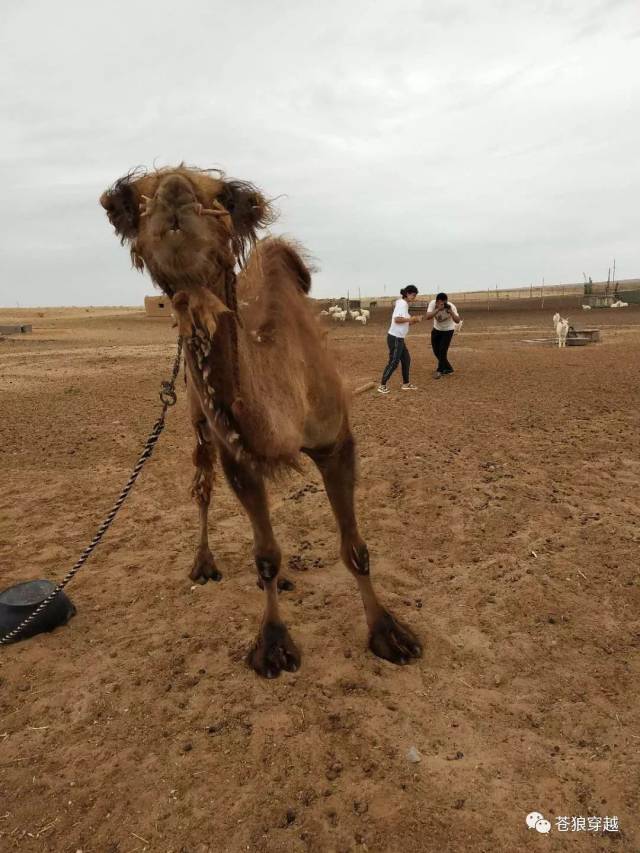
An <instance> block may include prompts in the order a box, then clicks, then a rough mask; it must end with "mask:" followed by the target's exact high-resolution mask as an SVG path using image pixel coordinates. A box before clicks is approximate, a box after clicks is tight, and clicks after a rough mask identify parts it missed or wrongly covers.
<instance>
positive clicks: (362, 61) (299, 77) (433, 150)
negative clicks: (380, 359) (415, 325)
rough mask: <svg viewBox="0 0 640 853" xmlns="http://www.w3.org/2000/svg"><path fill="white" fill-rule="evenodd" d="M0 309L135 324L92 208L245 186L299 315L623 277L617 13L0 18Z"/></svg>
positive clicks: (631, 149)
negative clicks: (322, 300) (281, 237)
mask: <svg viewBox="0 0 640 853" xmlns="http://www.w3.org/2000/svg"><path fill="white" fill-rule="evenodd" d="M0 23H1V27H0V33H1V35H0V80H1V81H2V82H1V83H0V87H1V89H0V96H1V98H2V105H3V109H2V115H1V118H0V151H1V169H2V184H1V186H2V198H1V203H0V210H1V222H0V235H1V236H0V240H1V242H2V250H1V258H2V261H1V262H2V268H1V269H0V305H2V306H14V305H15V304H16V303H20V305H22V306H29V305H31V306H33V305H114V304H119V305H120V304H123V305H124V304H139V303H141V301H142V298H143V296H144V295H145V294H149V293H153V292H154V291H153V287H152V285H151V282H150V281H149V279H148V278H146V276H145V277H141V276H140V275H139V274H138V273H136V272H134V271H133V270H132V269H131V268H130V264H129V258H128V253H127V252H126V251H125V250H124V249H123V248H121V247H120V245H119V243H118V241H117V239H116V238H115V237H114V235H113V232H112V229H111V226H110V225H109V224H108V222H107V220H106V217H105V215H104V213H103V211H102V209H101V208H100V207H99V206H98V204H97V198H98V196H99V195H100V193H101V192H102V190H103V189H105V188H106V187H107V186H108V185H109V184H111V183H112V182H113V181H114V180H115V178H117V177H119V176H120V175H122V174H123V173H125V172H127V171H128V170H129V169H130V168H131V167H132V166H136V165H138V164H145V165H153V164H154V163H155V164H157V165H168V164H173V163H176V162H178V161H180V160H185V161H186V162H187V163H190V164H193V165H197V166H201V167H209V166H220V167H222V168H224V170H225V171H226V172H227V173H228V174H229V175H231V176H233V177H237V178H243V179H247V180H251V181H253V182H255V183H257V184H258V185H259V186H260V187H262V188H263V189H264V190H265V192H266V193H267V194H268V195H271V196H276V195H282V196H284V197H283V198H281V199H280V200H279V202H278V206H279V208H280V210H281V218H280V220H279V221H278V223H277V224H276V225H275V226H274V227H273V229H272V230H273V231H274V232H275V233H283V232H284V233H289V234H291V235H292V236H294V237H296V238H297V239H299V240H301V241H302V242H303V243H304V244H305V245H306V246H307V248H308V249H309V251H310V252H311V253H312V254H313V255H314V256H315V257H316V258H317V260H318V263H319V265H320V267H321V272H320V273H319V274H318V275H317V276H316V277H315V283H314V294H315V295H316V296H330V295H339V294H343V293H346V291H347V288H349V289H350V291H351V294H352V295H354V294H357V292H358V289H360V291H361V293H362V295H363V296H364V295H375V294H382V293H383V292H386V293H387V294H390V293H393V292H396V291H397V290H398V289H399V288H400V287H401V286H403V285H405V284H409V283H415V284H417V285H418V287H419V288H420V289H421V290H424V291H426V292H433V291H435V290H436V289H445V290H449V291H452V292H454V291H456V290H458V291H459V290H472V289H481V288H486V287H492V288H494V287H495V286H496V285H499V286H501V287H509V286H517V285H526V284H529V283H530V282H534V283H539V282H540V281H541V279H542V277H543V276H544V278H545V280H546V281H547V282H549V283H550V282H569V281H580V280H581V279H582V273H583V272H586V273H587V275H591V276H592V277H593V279H594V280H596V279H601V278H603V277H604V278H606V276H607V269H608V267H609V265H610V264H611V263H612V260H613V258H614V257H615V258H616V264H617V271H618V273H619V276H620V277H621V278H630V277H635V276H640V240H639V239H638V236H639V226H640V165H639V164H640V156H639V152H640V112H639V111H640V3H639V2H638V0H598V2H593V0H577V1H576V2H563V0H548V2H543V0H535V2H518V0H504V2H496V1H495V0H491V2H488V0H462V2H447V0H440V2H408V0H377V2H373V0H367V2H353V0H349V2H331V0H329V2H325V3H323V4H311V3H304V2H299V0H297V2H296V0H271V2H269V3H265V2H258V0H256V2H253V0H235V2H228V0H227V2H224V3H221V2H218V0H180V2H173V3H167V2H165V0H156V2H154V3H150V2H137V0H126V2H123V0H110V2H108V3H107V2H102V3H100V2H92V0H82V2H81V1H80V0H58V2H55V3H53V2H48V0H47V2H30V0H19V2H16V0H3V1H2V6H1V10H0Z"/></svg>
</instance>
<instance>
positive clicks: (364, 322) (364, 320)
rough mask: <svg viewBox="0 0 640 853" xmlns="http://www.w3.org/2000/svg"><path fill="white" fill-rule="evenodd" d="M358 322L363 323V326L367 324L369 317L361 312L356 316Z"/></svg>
mask: <svg viewBox="0 0 640 853" xmlns="http://www.w3.org/2000/svg"><path fill="white" fill-rule="evenodd" d="M356 323H362V325H363V326H366V325H367V318H366V317H365V316H364V314H360V316H359V317H356Z"/></svg>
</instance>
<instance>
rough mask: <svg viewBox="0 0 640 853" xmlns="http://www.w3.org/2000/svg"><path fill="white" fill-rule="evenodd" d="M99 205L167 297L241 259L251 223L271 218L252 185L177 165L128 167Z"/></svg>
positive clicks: (251, 238)
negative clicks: (132, 168) (145, 167)
mask: <svg viewBox="0 0 640 853" xmlns="http://www.w3.org/2000/svg"><path fill="white" fill-rule="evenodd" d="M100 204H101V205H102V207H104V209H105V210H106V212H107V216H108V218H109V221H110V222H111V224H112V225H113V226H114V228H115V231H116V234H117V235H118V236H119V237H120V242H121V243H123V244H124V243H125V241H126V242H128V243H129V246H130V251H131V259H132V261H133V264H134V266H135V267H136V268H137V269H139V270H140V271H141V272H142V271H143V270H144V268H145V267H147V269H148V270H149V273H150V275H151V277H152V278H153V279H154V281H155V282H156V283H157V284H158V285H159V286H160V287H161V288H162V290H164V291H165V293H167V294H168V295H169V296H173V295H174V294H175V293H176V292H178V291H179V290H180V289H183V288H184V287H189V285H203V284H204V285H207V284H210V283H211V282H212V281H213V280H215V278H216V277H217V276H218V275H219V274H220V272H221V271H223V270H226V269H230V268H231V269H233V267H234V266H235V264H236V263H239V264H240V265H242V264H243V263H244V261H245V258H246V255H247V252H248V250H249V248H250V247H251V246H252V245H253V244H254V243H255V241H256V238H257V231H258V229H259V228H262V227H264V226H266V225H268V224H269V222H271V221H273V218H274V213H273V210H272V208H271V206H270V205H269V203H268V202H267V201H266V199H265V198H264V196H263V195H262V193H260V191H259V190H257V189H256V187H254V186H253V185H252V184H249V183H246V182H244V181H233V180H227V179H225V177H224V175H223V174H222V173H221V172H213V171H204V170H200V169H192V168H187V167H186V166H182V165H181V166H178V167H176V168H166V169H159V170H155V171H152V172H147V171H146V170H141V169H137V170H134V171H132V172H129V173H128V174H127V175H125V176H124V177H122V178H119V179H118V180H117V181H116V182H115V183H114V184H113V186H112V187H110V188H109V189H108V190H106V191H105V192H104V193H103V194H102V196H101V197H100Z"/></svg>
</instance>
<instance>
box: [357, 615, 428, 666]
mask: <svg viewBox="0 0 640 853" xmlns="http://www.w3.org/2000/svg"><path fill="white" fill-rule="evenodd" d="M369 648H370V649H371V651H372V652H373V653H374V655H377V656H378V657H379V658H384V659H385V660H388V661H391V663H397V664H400V665H403V664H406V663H409V661H410V660H411V659H412V658H419V657H420V656H421V655H422V646H421V645H420V641H419V640H418V638H417V637H416V635H415V634H414V633H413V631H411V630H410V629H409V628H407V626H406V625H402V624H401V623H400V622H398V621H397V620H396V619H394V617H393V616H392V615H391V614H390V613H389V611H388V610H383V611H382V614H381V615H380V616H379V617H378V619H377V620H376V622H375V624H374V626H373V628H372V629H371V635H370V637H369Z"/></svg>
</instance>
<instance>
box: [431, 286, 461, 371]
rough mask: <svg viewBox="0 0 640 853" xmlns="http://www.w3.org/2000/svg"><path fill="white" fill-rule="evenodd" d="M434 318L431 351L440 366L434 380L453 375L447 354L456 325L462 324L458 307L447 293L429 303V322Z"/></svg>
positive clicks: (439, 295)
mask: <svg viewBox="0 0 640 853" xmlns="http://www.w3.org/2000/svg"><path fill="white" fill-rule="evenodd" d="M432 318H433V329H432V330H431V349H432V350H433V354H434V355H435V357H436V358H437V359H438V366H437V368H436V372H435V373H434V375H433V378H434V379H440V378H441V377H442V376H447V375H448V374H449V373H453V367H451V365H450V364H449V359H448V358H447V353H448V351H449V344H450V343H451V338H452V337H453V332H454V330H455V323H460V322H461V321H460V317H459V316H458V311H457V309H456V306H455V305H454V304H453V302H449V297H448V296H447V294H446V293H439V294H438V295H437V296H436V298H435V299H432V300H431V302H430V303H429V307H428V308H427V320H431V319H432Z"/></svg>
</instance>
